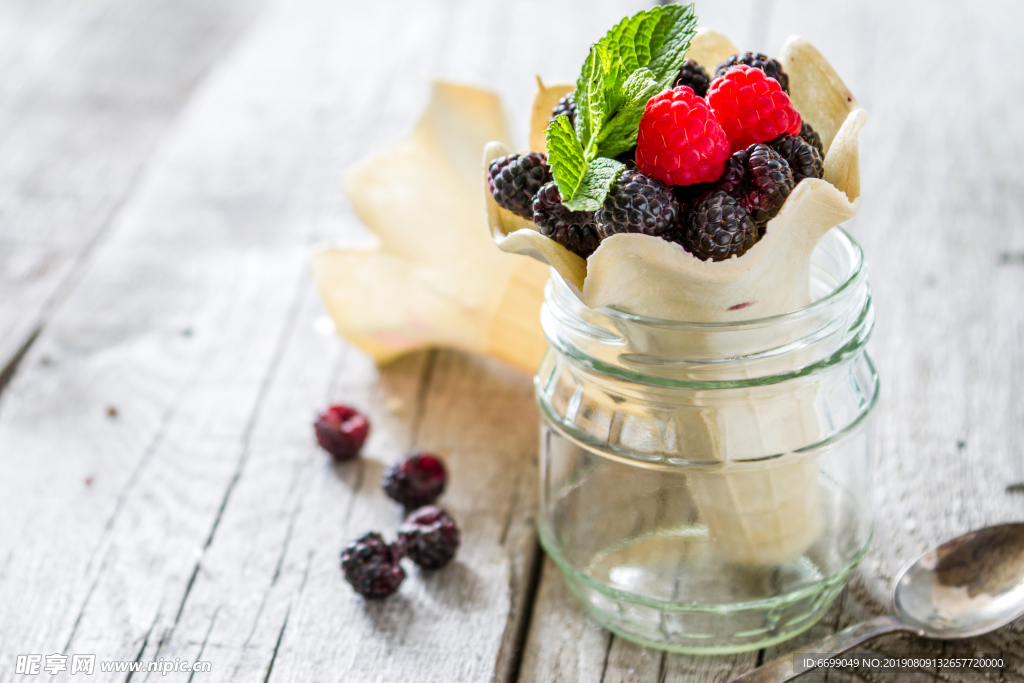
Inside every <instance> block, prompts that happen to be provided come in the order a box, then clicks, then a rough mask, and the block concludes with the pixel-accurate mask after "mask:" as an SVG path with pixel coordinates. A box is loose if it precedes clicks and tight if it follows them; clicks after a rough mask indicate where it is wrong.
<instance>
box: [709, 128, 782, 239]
mask: <svg viewBox="0 0 1024 683" xmlns="http://www.w3.org/2000/svg"><path fill="white" fill-rule="evenodd" d="M793 185H794V183H793V172H792V171H791V170H790V168H789V164H788V163H786V160H785V159H783V158H782V157H781V156H779V153H778V152H776V151H775V150H774V149H772V148H771V147H769V146H768V145H761V144H757V145H751V146H750V147H748V148H747V149H741V150H740V151H738V152H736V153H735V154H733V155H732V156H731V157H729V161H728V162H727V163H726V164H725V172H723V173H722V177H721V178H720V179H719V181H718V183H717V185H716V189H717V190H721V191H723V192H726V193H727V194H729V195H731V196H733V197H735V198H736V199H737V200H738V201H739V203H740V206H742V207H743V208H744V209H745V210H746V211H747V213H749V214H750V218H751V220H753V221H754V224H755V225H756V226H757V227H758V228H763V227H764V226H765V225H766V224H767V223H768V221H770V220H771V219H772V218H774V217H775V215H776V214H777V213H779V210H780V209H781V208H782V205H783V203H785V201H786V197H788V196H789V193H790V192H792V191H793Z"/></svg>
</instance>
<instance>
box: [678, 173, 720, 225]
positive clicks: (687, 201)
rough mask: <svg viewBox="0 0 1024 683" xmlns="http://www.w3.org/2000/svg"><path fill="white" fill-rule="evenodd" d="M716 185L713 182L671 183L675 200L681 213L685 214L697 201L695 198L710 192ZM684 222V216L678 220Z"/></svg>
mask: <svg viewBox="0 0 1024 683" xmlns="http://www.w3.org/2000/svg"><path fill="white" fill-rule="evenodd" d="M715 187H716V184H715V183H694V184H692V185H673V186H672V192H673V194H675V196H676V201H678V202H679V208H680V210H681V211H682V214H681V215H685V214H686V213H688V212H689V211H691V210H692V209H693V205H694V204H696V203H697V200H698V199H700V198H701V197H702V196H704V195H705V194H707V193H708V192H710V191H711V190H713V189H714V188H715ZM684 222H685V218H684V219H683V220H680V224H683V223H684Z"/></svg>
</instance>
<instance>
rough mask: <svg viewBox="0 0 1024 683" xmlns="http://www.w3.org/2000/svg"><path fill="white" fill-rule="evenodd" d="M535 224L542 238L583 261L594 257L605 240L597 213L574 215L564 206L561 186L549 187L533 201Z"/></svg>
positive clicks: (541, 189)
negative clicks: (601, 233) (595, 216)
mask: <svg viewBox="0 0 1024 683" xmlns="http://www.w3.org/2000/svg"><path fill="white" fill-rule="evenodd" d="M533 222H534V223H536V224H537V227H538V228H539V229H540V234H542V235H544V236H545V237H550V238H551V239H553V240H555V241H556V242H558V243H559V244H561V245H562V246H563V247H565V248H566V249H568V250H569V251H573V252H576V253H577V254H579V255H580V256H582V257H583V258H586V257H588V256H590V255H591V254H593V253H594V250H595V249H597V247H598V245H599V244H600V243H601V238H600V237H598V236H597V224H596V223H595V222H594V212H593V211H570V210H569V209H567V208H565V206H564V205H563V204H562V196H561V195H560V194H559V193H558V186H557V185H555V184H554V183H548V184H547V185H545V186H544V187H542V188H540V192H538V193H537V196H536V197H534V198H533Z"/></svg>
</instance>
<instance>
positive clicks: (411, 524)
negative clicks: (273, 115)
mask: <svg viewBox="0 0 1024 683" xmlns="http://www.w3.org/2000/svg"><path fill="white" fill-rule="evenodd" d="M398 541H399V543H401V544H402V548H403V550H404V551H405V554H406V556H407V557H408V558H409V559H410V560H412V561H413V562H415V563H416V564H418V565H419V566H421V567H423V568H424V569H440V568H441V567H443V566H445V565H446V564H448V562H449V561H450V560H451V559H452V558H453V557H455V551H456V550H458V548H459V527H458V526H456V524H455V520H454V519H452V518H451V516H449V514H448V513H447V512H445V511H444V510H442V509H441V508H439V507H434V506H433V505H426V506H424V507H421V508H420V509H419V510H416V511H415V512H413V513H412V514H411V515H409V516H408V517H406V518H405V521H404V522H402V526H400V527H398Z"/></svg>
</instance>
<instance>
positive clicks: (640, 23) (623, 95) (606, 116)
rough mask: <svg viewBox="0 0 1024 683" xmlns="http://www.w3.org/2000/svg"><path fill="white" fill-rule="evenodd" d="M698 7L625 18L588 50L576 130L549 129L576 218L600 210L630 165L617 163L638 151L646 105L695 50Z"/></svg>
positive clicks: (557, 125)
mask: <svg viewBox="0 0 1024 683" xmlns="http://www.w3.org/2000/svg"><path fill="white" fill-rule="evenodd" d="M696 23H697V19H696V17H695V15H694V12H693V5H686V6H679V5H669V6H660V7H654V8H652V9H650V10H647V11H641V12H638V13H637V14H635V15H634V16H632V17H628V18H626V19H623V20H622V21H620V22H619V23H618V24H616V25H615V27H614V28H612V30H611V31H609V32H608V33H607V35H605V37H604V38H602V39H601V40H600V41H599V42H597V43H595V44H593V45H591V46H590V52H589V53H588V54H587V58H586V60H585V61H584V62H583V69H582V70H581V71H580V76H579V78H578V79H577V80H576V93H575V96H574V97H575V100H576V127H575V130H573V128H572V126H570V124H569V119H568V117H566V116H560V117H558V118H557V119H555V120H554V121H553V122H551V123H550V124H549V125H548V129H547V146H548V162H549V164H550V165H551V171H552V174H553V175H554V178H555V183H556V184H557V185H558V191H559V193H560V194H561V195H562V203H563V204H565V206H566V207H567V208H569V209H570V210H572V211H595V210H597V209H598V208H600V207H601V205H602V204H603V203H604V198H605V196H607V194H608V190H609V188H610V187H611V186H612V183H614V182H615V180H616V179H617V178H618V177H619V174H620V173H622V171H623V169H624V168H625V166H624V165H623V164H621V163H619V162H617V161H615V160H613V159H612V158H611V157H615V156H617V155H619V154H621V153H622V152H624V151H626V150H628V149H630V148H631V147H633V146H634V145H635V144H636V138H637V128H638V127H639V125H640V118H641V117H642V116H643V113H644V109H645V108H646V106H647V101H648V100H649V99H650V98H651V97H653V96H654V95H656V94H657V93H658V92H660V91H661V90H663V89H665V88H670V87H672V85H673V84H674V83H675V80H676V78H677V77H678V75H679V67H681V66H682V64H683V60H684V59H685V57H686V51H687V50H689V48H690V39H691V38H692V37H693V34H694V27H695V26H696Z"/></svg>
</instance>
